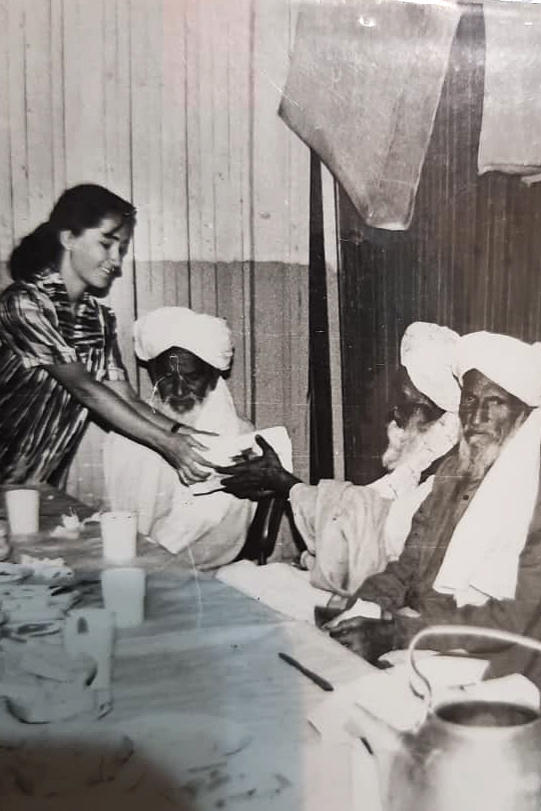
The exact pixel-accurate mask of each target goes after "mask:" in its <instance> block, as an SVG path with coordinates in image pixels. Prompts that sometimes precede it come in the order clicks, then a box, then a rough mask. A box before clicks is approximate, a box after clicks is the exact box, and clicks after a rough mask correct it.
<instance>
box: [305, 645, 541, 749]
mask: <svg viewBox="0 0 541 811" xmlns="http://www.w3.org/2000/svg"><path fill="white" fill-rule="evenodd" d="M421 655H422V654H419V656H418V658H420V657H421ZM418 665H419V669H420V670H421V672H422V673H423V674H424V675H426V676H427V678H428V679H429V681H430V684H431V685H432V689H433V704H434V705H438V704H442V703H444V702H447V701H453V700H464V699H468V700H473V699H475V700H480V701H492V700H496V701H509V702H511V703H521V704H524V705H526V706H529V707H532V708H533V709H536V710H538V709H539V703H540V698H539V691H538V690H537V688H536V687H535V685H534V684H532V682H531V681H529V679H527V678H526V677H525V676H522V675H519V674H513V675H511V676H505V677H503V678H499V679H492V680H489V681H486V682H482V681H481V678H482V676H483V673H484V672H485V670H486V668H487V662H486V661H484V660H481V659H473V658H471V657H463V656H440V655H433V654H428V655H425V656H424V658H423V659H422V660H421V661H419V662H418ZM409 675H410V669H409V667H408V666H407V665H398V666H396V667H393V668H391V669H389V670H382V671H378V672H377V673H373V674H370V675H367V676H362V677H361V678H360V679H357V680H355V681H353V682H351V683H350V684H347V685H344V686H342V687H340V688H339V689H338V690H335V692H334V693H333V695H332V696H330V697H329V698H327V699H325V700H324V701H322V702H321V703H320V704H319V705H318V706H317V707H316V708H315V709H314V710H313V711H312V713H311V714H310V716H309V721H310V723H311V724H312V725H313V726H314V727H315V728H316V729H317V730H318V731H319V732H320V733H321V735H322V737H323V738H324V739H325V740H327V741H333V742H335V743H338V742H345V741H346V740H347V739H348V733H347V732H346V731H345V724H346V722H347V720H348V718H349V717H350V715H351V714H352V708H354V707H355V706H360V707H363V708H364V709H366V710H368V711H369V712H371V713H372V714H373V715H375V716H376V717H377V718H380V719H381V720H383V721H385V722H386V723H387V724H389V725H390V726H392V727H394V728H395V729H397V730H400V731H404V730H407V729H411V728H412V727H415V725H416V724H417V723H420V722H421V721H422V720H423V718H424V714H425V705H424V702H423V701H422V700H421V699H420V698H418V697H416V696H415V695H414V694H413V692H412V690H411V688H410V685H409Z"/></svg>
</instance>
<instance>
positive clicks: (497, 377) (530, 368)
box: [456, 332, 541, 407]
mask: <svg viewBox="0 0 541 811" xmlns="http://www.w3.org/2000/svg"><path fill="white" fill-rule="evenodd" d="M470 369H477V371H479V372H481V374H484V375H485V377H488V378H489V379H490V380H492V381H493V382H494V383H496V384H497V385H498V386H501V388H502V389H505V391H507V392H509V394H513V395H514V396H515V397H518V399H519V400H522V402H523V403H526V405H529V406H532V407H538V406H541V344H539V343H535V344H527V343H525V342H524V341H519V339H518V338H511V337H510V336H509V335H498V334H496V333H494V332H471V333H470V334H469V335H464V336H463V337H462V338H460V340H459V343H458V346H457V356H456V375H457V377H458V379H459V380H460V382H462V378H463V376H464V375H465V374H466V372H468V371H469V370H470Z"/></svg>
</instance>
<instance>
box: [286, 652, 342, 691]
mask: <svg viewBox="0 0 541 811" xmlns="http://www.w3.org/2000/svg"><path fill="white" fill-rule="evenodd" d="M278 656H279V657H280V659H283V661H284V662H287V664H288V665H291V667H294V668H296V669H297V670H298V671H300V672H301V673H302V674H303V675H304V676H306V677H307V678H308V679H310V680H311V681H313V682H314V684H317V686H318V687H321V689H322V690H326V691H327V692H331V690H334V687H333V686H332V684H331V683H330V682H328V681H327V680H326V679H324V678H322V677H321V676H318V674H317V673H314V671H313V670H308V668H307V667H304V666H303V665H301V663H300V662H297V660H296V659H293V658H292V657H291V656H288V654H287V653H279V654H278Z"/></svg>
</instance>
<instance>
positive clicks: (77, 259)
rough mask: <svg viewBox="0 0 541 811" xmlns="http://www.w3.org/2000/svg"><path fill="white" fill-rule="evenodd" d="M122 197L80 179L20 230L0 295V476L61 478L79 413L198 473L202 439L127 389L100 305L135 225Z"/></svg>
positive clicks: (111, 327) (79, 430) (110, 318)
mask: <svg viewBox="0 0 541 811" xmlns="http://www.w3.org/2000/svg"><path fill="white" fill-rule="evenodd" d="M135 220H136V211H135V208H134V207H133V205H132V204H131V203H129V202H128V201H126V200H123V199H122V198H120V197H118V196H117V195H116V194H113V192H111V191H109V190H108V189H105V188H104V187H103V186H98V185H94V184H81V185H78V186H74V187H73V188H70V189H67V190H66V191H65V192H64V193H63V194H62V195H61V196H60V198H59V199H58V201H57V203H56V205H55V206H54V208H53V210H52V212H51V215H50V217H49V219H48V221H47V222H45V223H42V224H41V225H40V226H38V227H37V228H36V229H35V230H34V231H32V233H30V234H29V235H28V236H26V237H25V238H24V239H23V240H22V241H21V243H20V244H19V245H18V246H17V247H16V248H15V249H14V251H13V253H12V255H11V258H10V262H9V267H10V272H11V276H12V278H13V283H12V284H11V285H10V286H9V287H8V288H7V289H6V290H4V292H3V294H2V295H1V296H0V482H4V483H22V482H27V481H32V482H49V483H52V484H58V483H59V482H61V481H62V479H63V476H64V474H65V472H66V470H67V466H68V465H69V462H70V461H71V459H72V458H73V454H74V453H75V451H76V449H77V446H78V444H79V442H80V440H81V438H82V435H83V433H84V431H85V428H86V425H87V421H88V417H89V414H91V415H92V417H94V418H95V419H96V420H98V421H99V422H100V423H102V424H104V426H105V427H107V428H114V429H115V430H116V431H118V432H120V433H122V434H125V435H126V436H128V437H130V438H131V439H134V440H136V441H137V442H140V443H141V444H143V445H146V446H147V447H149V448H152V449H153V450H155V451H157V452H158V453H160V454H161V455H162V456H163V457H164V458H165V459H166V460H167V461H168V462H169V463H170V464H171V465H172V466H173V467H175V468H176V469H177V470H178V473H179V477H180V479H181V481H183V482H184V483H191V482H194V481H198V480H201V479H204V478H206V472H205V470H204V467H205V462H204V460H203V458H202V457H201V456H200V454H199V452H198V451H199V450H201V449H202V448H204V446H203V445H201V443H200V442H199V441H198V440H197V439H196V438H195V437H194V436H193V433H192V432H191V431H190V430H188V429H186V428H185V427H184V426H181V425H179V424H178V423H175V422H173V421H172V420H170V419H168V418H167V417H166V416H164V415H162V414H159V413H154V412H153V411H152V409H150V408H149V406H148V405H146V404H145V403H144V402H143V401H142V400H140V399H139V397H138V396H137V394H136V392H135V391H134V390H133V389H132V387H131V385H130V383H129V381H128V378H127V375H126V371H125V369H124V366H123V363H122V358H121V355H120V351H119V348H118V342H117V335H116V321H115V317H114V314H113V312H112V311H111V309H110V308H109V307H107V306H106V305H104V304H102V303H100V302H99V301H98V300H97V299H96V298H95V295H94V294H98V295H100V294H101V295H104V294H106V293H107V292H108V290H109V288H110V286H111V284H112V282H113V281H114V279H115V278H116V277H117V276H119V275H120V273H121V268H122V261H123V259H124V257H125V255H126V252H127V250H128V246H129V243H130V240H131V237H132V233H133V229H134V226H135Z"/></svg>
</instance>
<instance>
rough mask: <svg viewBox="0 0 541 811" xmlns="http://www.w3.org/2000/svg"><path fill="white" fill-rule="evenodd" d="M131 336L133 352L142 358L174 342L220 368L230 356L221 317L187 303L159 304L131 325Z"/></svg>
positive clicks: (228, 362) (227, 333)
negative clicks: (178, 304)
mask: <svg viewBox="0 0 541 811" xmlns="http://www.w3.org/2000/svg"><path fill="white" fill-rule="evenodd" d="M133 338H134V343H135V354H136V355H137V357H138V358H139V359H140V360H143V361H146V360H150V359H151V358H156V357H157V356H158V355H161V353H162V352H165V350H166V349H170V348H171V347H172V346H178V347H181V348H182V349H187V350H189V351H190V352H193V354H194V355H197V357H198V358H201V360H204V361H206V362H207V363H209V364H210V365H211V366H214V368H215V369H219V370H220V371H221V372H224V371H226V370H227V369H229V367H230V365H231V358H232V357H233V344H232V341H231V330H230V329H229V327H228V326H227V323H226V322H225V321H224V319H223V318H215V317H214V316H212V315H205V314H204V313H195V312H194V311H193V310H190V309H189V308H188V307H160V308H159V309H158V310H153V311H152V312H150V313H147V315H144V316H142V318H139V319H138V320H137V321H136V322H135V324H134V325H133Z"/></svg>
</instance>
